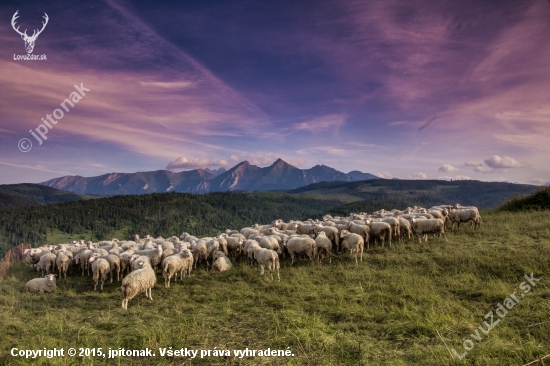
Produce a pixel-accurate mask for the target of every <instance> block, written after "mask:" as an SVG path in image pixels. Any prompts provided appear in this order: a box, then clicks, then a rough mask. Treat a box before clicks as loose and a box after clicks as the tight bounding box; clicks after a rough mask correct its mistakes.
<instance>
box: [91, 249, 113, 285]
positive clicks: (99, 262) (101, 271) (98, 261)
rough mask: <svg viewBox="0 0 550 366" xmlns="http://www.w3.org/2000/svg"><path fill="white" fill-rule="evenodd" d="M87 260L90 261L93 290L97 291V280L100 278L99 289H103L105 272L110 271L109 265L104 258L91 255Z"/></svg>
mask: <svg viewBox="0 0 550 366" xmlns="http://www.w3.org/2000/svg"><path fill="white" fill-rule="evenodd" d="M89 261H90V262H91V263H92V273H93V277H92V278H93V280H94V281H95V284H94V291H97V282H98V281H99V280H100V279H101V291H103V284H104V283H105V279H106V278H107V273H109V272H110V270H111V267H110V266H109V262H108V261H107V260H106V259H103V258H99V257H95V256H92V257H90V259H89Z"/></svg>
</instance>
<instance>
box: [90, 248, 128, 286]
mask: <svg viewBox="0 0 550 366" xmlns="http://www.w3.org/2000/svg"><path fill="white" fill-rule="evenodd" d="M94 257H95V258H103V259H105V260H106V261H107V262H109V268H110V270H109V273H110V274H111V283H113V277H114V275H115V274H116V280H117V281H120V268H121V264H120V257H119V256H118V255H115V254H107V255H99V253H94V254H92V255H91V256H90V259H89V261H91V259H92V258H94Z"/></svg>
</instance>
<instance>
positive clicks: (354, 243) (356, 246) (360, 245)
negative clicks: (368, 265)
mask: <svg viewBox="0 0 550 366" xmlns="http://www.w3.org/2000/svg"><path fill="white" fill-rule="evenodd" d="M340 237H341V238H342V239H344V240H343V241H342V252H344V250H346V249H347V250H349V252H350V255H353V254H354V253H355V263H356V264H358V263H359V262H357V253H360V257H361V262H362V261H363V249H364V247H365V240H364V239H363V237H362V236H361V235H359V234H355V233H350V232H349V231H347V230H342V232H341V233H340Z"/></svg>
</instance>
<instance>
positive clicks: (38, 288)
mask: <svg viewBox="0 0 550 366" xmlns="http://www.w3.org/2000/svg"><path fill="white" fill-rule="evenodd" d="M25 289H26V290H27V291H29V292H40V293H42V292H54V291H55V289H56V285H55V275H54V274H49V275H46V276H44V277H40V278H33V279H32V280H30V281H29V282H27V284H26V285H25Z"/></svg>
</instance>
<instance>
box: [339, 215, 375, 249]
mask: <svg viewBox="0 0 550 366" xmlns="http://www.w3.org/2000/svg"><path fill="white" fill-rule="evenodd" d="M344 230H346V231H349V232H350V233H354V234H358V235H361V237H362V238H363V242H366V243H368V242H369V239H370V228H369V226H368V225H366V222H365V224H357V223H355V222H353V221H350V223H349V224H348V226H347V228H346V229H343V230H342V231H344ZM342 231H340V234H341V233H342ZM340 237H342V235H340ZM367 247H368V244H367ZM340 250H341V251H343V249H342V248H341V249H340Z"/></svg>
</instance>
